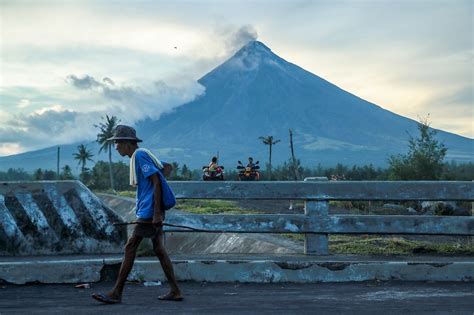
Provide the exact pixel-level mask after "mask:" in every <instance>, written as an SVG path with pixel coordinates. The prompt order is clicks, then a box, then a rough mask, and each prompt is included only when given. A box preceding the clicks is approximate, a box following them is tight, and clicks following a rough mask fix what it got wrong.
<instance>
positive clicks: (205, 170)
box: [202, 165, 224, 180]
mask: <svg viewBox="0 0 474 315" xmlns="http://www.w3.org/2000/svg"><path fill="white" fill-rule="evenodd" d="M202 180H224V166H222V165H220V166H218V167H217V168H216V169H213V170H210V169H209V166H203V167H202Z"/></svg>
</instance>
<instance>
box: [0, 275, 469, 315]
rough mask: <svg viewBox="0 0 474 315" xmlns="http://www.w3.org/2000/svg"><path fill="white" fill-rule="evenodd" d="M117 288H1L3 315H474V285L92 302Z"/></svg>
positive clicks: (384, 285)
mask: <svg viewBox="0 0 474 315" xmlns="http://www.w3.org/2000/svg"><path fill="white" fill-rule="evenodd" d="M111 286H112V283H98V284H92V287H91V288H90V289H76V288H75V287H74V285H66V284H64V285H39V284H37V285H34V284H33V285H23V286H16V285H8V284H3V285H2V284H0V314H1V315H4V314H15V313H16V314H54V313H61V314H68V315H69V314H158V313H159V314H341V313H344V314H347V313H349V314H384V315H385V314H446V313H450V314H452V313H454V314H469V315H472V314H474V286H473V284H472V283H418V282H370V283H369V282H365V283H320V284H238V283H192V282H184V283H181V286H182V289H183V292H184V295H185V300H184V301H183V302H166V301H159V300H157V296H158V295H160V294H164V293H166V292H167V288H168V287H167V286H166V284H165V285H161V286H144V285H143V284H138V283H130V284H127V286H126V288H125V293H124V297H123V302H122V304H116V305H103V304H100V303H98V302H96V301H95V300H93V299H92V298H91V297H90V296H91V294H92V293H93V292H97V291H105V290H107V289H108V288H110V287H111Z"/></svg>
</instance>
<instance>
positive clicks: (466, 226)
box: [167, 178, 474, 255]
mask: <svg viewBox="0 0 474 315" xmlns="http://www.w3.org/2000/svg"><path fill="white" fill-rule="evenodd" d="M170 184H171V186H172V188H173V190H174V192H175V195H176V197H177V198H178V199H224V200H241V199H247V200H268V199H270V200H304V203H305V212H304V214H245V215H196V214H186V215H181V214H180V215H172V214H171V213H170V215H168V216H167V222H169V223H172V224H178V225H185V226H190V227H194V228H197V229H204V230H212V231H219V232H221V231H223V232H232V233H300V234H304V235H305V247H304V248H305V253H306V254H313V255H326V254H328V235H329V234H424V235H465V236H467V235H474V217H472V216H464V217H461V216H425V215H423V216H420V215H408V216H406V215H389V216H388V215H329V201H343V200H350V201H356V200H357V201H388V200H391V201H428V200H430V201H453V200H455V201H474V183H473V182H460V181H398V182H396V181H327V179H326V178H307V179H305V181H300V182H278V181H277V182H265V181H261V182H226V181H225V182H202V181H199V182H170ZM168 230H169V231H181V232H185V231H189V230H184V229H180V228H173V229H168Z"/></svg>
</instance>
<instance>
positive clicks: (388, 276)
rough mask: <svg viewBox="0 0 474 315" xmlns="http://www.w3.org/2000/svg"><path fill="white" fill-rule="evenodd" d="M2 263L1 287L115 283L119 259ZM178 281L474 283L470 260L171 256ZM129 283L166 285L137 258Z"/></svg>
mask: <svg viewBox="0 0 474 315" xmlns="http://www.w3.org/2000/svg"><path fill="white" fill-rule="evenodd" d="M58 258H59V257H52V256H49V257H33V258H22V259H21V260H18V259H17V260H14V259H11V258H10V259H3V261H2V258H0V283H2V282H6V283H14V284H25V283H81V282H99V281H106V280H108V281H110V280H115V278H116V276H117V273H118V270H119V268H120V264H121V257H112V256H110V255H109V256H98V257H92V256H89V257H87V256H84V257H67V258H62V259H58ZM172 261H173V265H174V270H175V274H176V278H177V279H178V280H179V281H199V282H203V281H205V282H243V283H284V282H293V283H315V282H352V281H374V280H381V281H392V280H395V281H440V282H442V281H457V282H473V281H474V262H473V261H472V259H471V258H469V257H397V261H393V257H378V258H376V257H357V256H350V257H348V256H324V257H323V256H308V255H306V256H303V255H288V256H280V255H268V256H249V255H245V256H240V257H239V256H232V255H219V256H215V255H214V256H202V255H199V256H194V257H193V256H188V257H186V256H184V257H183V256H174V257H173V256H172ZM128 280H130V281H158V280H159V281H166V277H165V276H164V274H163V270H162V268H161V266H160V263H159V262H158V259H157V258H151V257H147V258H139V259H137V261H136V262H135V264H134V266H133V269H132V272H131V273H130V275H129V277H128Z"/></svg>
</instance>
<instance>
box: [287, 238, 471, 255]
mask: <svg viewBox="0 0 474 315" xmlns="http://www.w3.org/2000/svg"><path fill="white" fill-rule="evenodd" d="M281 235H282V236H285V237H288V238H290V239H292V240H295V241H298V242H303V241H304V235H303V234H288V233H285V234H281ZM329 252H330V253H331V254H353V255H419V254H433V255H470V256H471V255H472V256H474V244H463V243H459V242H456V243H434V242H430V241H413V240H406V239H404V238H402V237H379V236H353V235H330V236H329Z"/></svg>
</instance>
